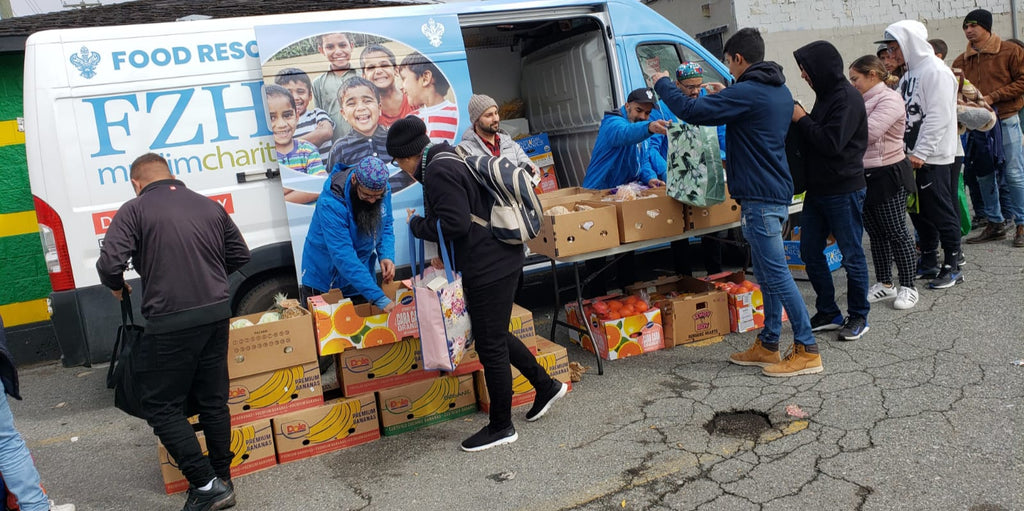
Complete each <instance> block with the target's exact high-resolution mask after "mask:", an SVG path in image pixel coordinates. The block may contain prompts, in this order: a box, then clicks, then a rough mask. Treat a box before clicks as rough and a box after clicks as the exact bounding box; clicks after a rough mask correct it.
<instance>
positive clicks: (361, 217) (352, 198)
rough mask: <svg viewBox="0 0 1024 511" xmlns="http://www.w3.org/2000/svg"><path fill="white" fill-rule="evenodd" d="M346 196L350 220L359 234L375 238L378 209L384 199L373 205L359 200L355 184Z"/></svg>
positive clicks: (378, 220)
mask: <svg viewBox="0 0 1024 511" xmlns="http://www.w3.org/2000/svg"><path fill="white" fill-rule="evenodd" d="M348 195H349V202H350V203H351V204H352V218H353V220H355V222H356V228H357V229H358V230H359V232H361V233H363V234H365V235H367V236H371V237H374V238H376V237H377V233H378V232H380V223H381V220H380V208H381V204H382V203H383V202H384V199H381V200H378V201H377V202H374V203H373V204H370V203H369V202H366V201H364V200H362V199H360V198H359V194H358V193H356V186H355V183H353V186H352V187H351V188H350V189H349V194H348Z"/></svg>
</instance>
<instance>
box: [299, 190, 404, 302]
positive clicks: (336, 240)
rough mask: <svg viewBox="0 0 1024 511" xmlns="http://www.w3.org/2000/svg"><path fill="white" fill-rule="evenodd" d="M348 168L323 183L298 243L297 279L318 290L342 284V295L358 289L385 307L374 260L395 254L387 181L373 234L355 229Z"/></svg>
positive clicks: (338, 286) (384, 296)
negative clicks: (299, 269) (299, 272)
mask: <svg viewBox="0 0 1024 511" xmlns="http://www.w3.org/2000/svg"><path fill="white" fill-rule="evenodd" d="M351 175H352V174H351V172H346V171H344V170H342V171H338V172H335V173H333V174H332V175H331V177H330V179H328V180H327V182H326V183H324V189H323V191H322V192H320V198H318V199H317V201H316V210H315V211H314V212H313V219H312V220H311V221H310V223H309V232H308V233H307V234H306V244H305V246H304V247H303V249H302V285H304V286H309V287H311V288H313V289H318V290H320V291H327V290H328V289H332V288H338V289H341V292H342V294H344V295H345V296H353V295H361V296H362V297H363V298H365V299H366V300H367V301H369V302H370V303H372V304H374V305H376V306H377V307H380V308H384V307H386V306H387V305H388V304H389V303H391V299H390V298H389V297H387V296H386V295H385V294H384V291H381V289H380V286H378V285H377V261H378V258H379V259H390V260H392V261H394V260H395V231H394V227H393V222H394V217H393V216H392V214H391V185H388V187H387V188H386V189H385V191H384V197H383V198H382V199H381V200H382V201H383V204H381V208H380V214H381V223H380V230H379V232H378V233H377V236H376V237H374V236H370V235H368V234H366V233H363V232H360V231H359V228H358V227H357V226H356V222H355V219H354V218H353V213H352V208H351V205H350V204H349V197H350V196H351V195H350V194H351V188H352V179H351V178H350V176H351Z"/></svg>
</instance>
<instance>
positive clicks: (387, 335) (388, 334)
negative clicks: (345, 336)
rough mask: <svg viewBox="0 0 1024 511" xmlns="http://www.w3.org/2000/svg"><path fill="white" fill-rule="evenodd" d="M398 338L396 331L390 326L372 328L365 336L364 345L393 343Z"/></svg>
mask: <svg viewBox="0 0 1024 511" xmlns="http://www.w3.org/2000/svg"><path fill="white" fill-rule="evenodd" d="M397 340H398V338H397V337H396V336H395V333H394V332H392V331H391V329H388V328H382V327H379V328H371V329H370V331H369V332H366V335H364V336H363V347H364V348H369V347H371V346H383V345H385V344H393V343H394V342H395V341H397Z"/></svg>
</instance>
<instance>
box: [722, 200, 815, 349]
mask: <svg viewBox="0 0 1024 511" xmlns="http://www.w3.org/2000/svg"><path fill="white" fill-rule="evenodd" d="M740 210H741V212H742V217H741V225H742V227H743V237H744V238H746V239H747V243H749V244H750V258H751V261H752V262H753V264H754V277H756V278H757V282H758V284H760V285H761V293H762V294H763V295H764V330H761V333H760V334H758V337H760V338H761V342H762V343H763V344H776V343H778V342H779V333H780V332H781V331H782V310H783V308H785V310H786V314H787V315H788V316H789V322H790V324H791V325H792V326H793V338H794V339H793V340H794V341H795V342H797V343H798V344H803V345H811V344H815V342H814V334H812V333H811V319H810V317H809V316H808V315H807V305H806V304H805V303H804V299H803V297H802V296H800V290H799V289H797V287H796V282H795V281H793V274H791V273H790V272H789V266H788V265H787V264H786V251H785V248H784V245H783V243H782V224H783V222H785V221H786V218H787V217H788V216H789V208H788V207H787V206H784V205H782V204H770V203H767V202H757V201H752V200H744V201H743V203H742V204H741V206H740Z"/></svg>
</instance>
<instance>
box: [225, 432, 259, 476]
mask: <svg viewBox="0 0 1024 511" xmlns="http://www.w3.org/2000/svg"><path fill="white" fill-rule="evenodd" d="M253 438H256V427H255V426H253V425H251V424H250V425H248V426H242V427H240V428H235V429H232V430H231V452H232V453H234V457H233V458H231V466H232V467H237V466H238V465H241V464H242V462H243V461H245V460H247V459H249V442H250V441H252V439H253Z"/></svg>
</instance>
